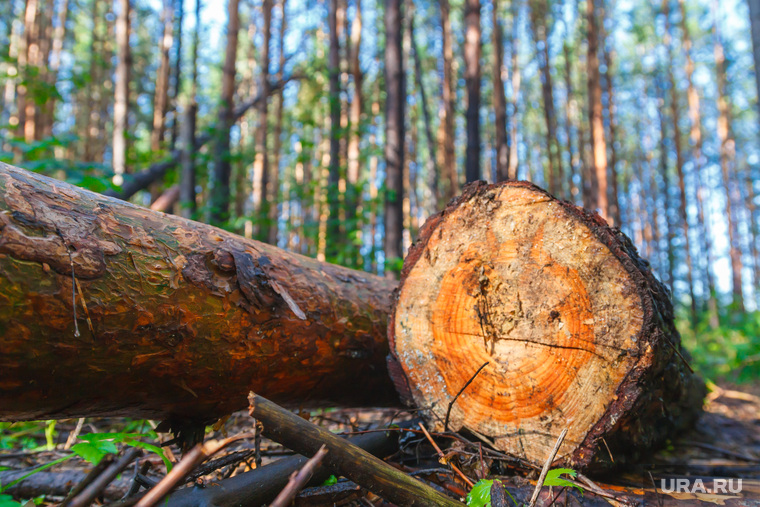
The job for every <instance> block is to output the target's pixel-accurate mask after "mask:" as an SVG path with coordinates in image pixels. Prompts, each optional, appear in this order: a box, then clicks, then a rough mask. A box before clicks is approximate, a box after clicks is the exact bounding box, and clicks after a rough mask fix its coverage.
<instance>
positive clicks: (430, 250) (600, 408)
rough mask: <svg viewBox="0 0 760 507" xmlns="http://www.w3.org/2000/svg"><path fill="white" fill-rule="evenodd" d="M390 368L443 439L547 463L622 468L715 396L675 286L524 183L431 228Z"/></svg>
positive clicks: (479, 196)
mask: <svg viewBox="0 0 760 507" xmlns="http://www.w3.org/2000/svg"><path fill="white" fill-rule="evenodd" d="M389 340H390V344H391V345H390V346H391V353H392V357H391V359H390V360H389V369H390V372H391V374H392V376H393V377H394V380H395V382H396V386H397V388H398V389H399V391H400V392H401V393H402V397H403V398H404V399H405V400H406V401H407V402H409V403H410V404H413V405H415V406H417V407H420V408H422V409H423V411H422V415H423V416H424V417H425V418H426V419H427V420H428V422H429V424H430V425H431V426H432V427H433V429H434V430H436V431H439V432H440V431H444V430H445V429H451V430H454V431H458V430H460V429H468V430H470V431H472V432H473V433H474V434H475V435H478V436H485V437H487V439H491V440H493V442H494V444H495V446H496V447H497V448H499V449H501V450H503V451H505V452H507V453H509V454H511V455H513V456H516V457H518V458H520V459H522V460H524V461H525V462H527V463H529V464H532V465H534V466H540V465H542V464H543V463H544V461H545V460H546V459H547V457H548V456H549V455H550V451H551V449H552V447H553V446H554V444H555V442H556V441H557V437H558V435H559V434H560V433H561V432H562V430H563V429H565V428H569V431H568V434H567V438H566V439H565V440H564V443H563V445H562V446H561V448H560V451H559V454H558V458H557V460H556V461H555V464H565V465H570V466H573V467H576V468H585V467H588V466H592V465H595V466H605V465H610V464H612V462H613V461H615V462H617V464H620V463H621V462H623V461H624V460H625V458H628V460H629V461H635V460H636V459H639V458H640V456H641V455H642V453H644V452H646V451H647V450H649V449H651V448H652V447H653V446H654V445H657V444H659V443H662V442H664V440H665V439H666V438H668V437H669V436H671V435H673V434H674V432H675V431H677V430H679V429H683V428H686V427H687V426H688V425H689V424H691V422H692V421H693V420H695V418H696V416H697V415H698V414H699V412H700V410H701V402H702V399H703V398H704V394H705V388H704V383H703V382H702V381H701V379H699V378H698V377H697V376H695V375H694V374H693V373H692V371H691V369H690V367H689V365H688V364H687V361H688V359H687V357H686V356H687V354H686V352H685V351H684V350H682V348H681V343H680V337H679V335H678V332H677V331H676V329H675V326H674V324H673V308H672V305H671V303H670V300H669V295H668V291H667V289H665V287H664V286H662V285H661V284H660V283H659V282H658V281H657V280H656V279H655V277H654V276H653V275H652V272H651V270H650V269H649V266H648V264H647V263H646V262H645V261H642V260H641V259H640V258H639V256H638V254H637V253H636V250H635V248H634V247H633V246H632V244H631V243H630V240H628V238H626V237H625V236H624V235H623V234H622V233H621V232H620V231H619V230H617V229H611V228H609V227H608V226H607V224H606V223H605V222H604V221H603V220H602V219H601V218H599V216H598V215H596V214H591V213H588V212H586V211H584V210H582V209H580V208H578V207H576V206H573V205H572V204H569V203H566V202H562V201H558V200H556V199H554V198H553V197H551V196H550V195H548V194H547V193H546V192H544V191H543V190H541V189H539V188H537V187H535V186H533V185H531V184H529V183H523V182H508V183H505V184H500V185H486V184H485V183H482V182H480V183H478V184H473V185H470V186H468V187H467V189H466V190H465V192H464V194H463V195H462V196H461V197H460V198H459V199H457V200H455V201H452V203H450V204H449V206H448V207H447V208H446V209H445V210H444V211H443V212H441V213H439V214H438V215H435V216H433V217H431V218H430V219H428V221H427V222H426V223H425V225H424V226H423V228H422V230H421V231H420V238H419V240H418V241H417V243H416V244H415V245H414V247H413V248H412V249H411V251H410V252H409V255H408V256H407V259H406V261H405V263H404V270H403V272H402V274H401V285H400V288H399V291H398V296H397V301H396V304H395V310H394V314H393V316H392V317H391V323H390V326H389Z"/></svg>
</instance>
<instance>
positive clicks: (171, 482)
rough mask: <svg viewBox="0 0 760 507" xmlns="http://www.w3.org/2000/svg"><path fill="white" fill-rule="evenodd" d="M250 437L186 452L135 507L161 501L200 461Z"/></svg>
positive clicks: (150, 506)
mask: <svg viewBox="0 0 760 507" xmlns="http://www.w3.org/2000/svg"><path fill="white" fill-rule="evenodd" d="M250 436H251V435H249V434H247V433H244V434H242V435H237V436H234V437H230V438H225V439H224V440H211V441H209V442H206V443H205V444H198V445H196V446H195V447H193V449H192V450H191V451H190V452H188V453H187V454H186V455H185V456H184V457H183V458H182V460H180V462H179V463H177V465H176V466H175V467H174V468H172V471H171V472H169V473H168V474H166V477H164V478H163V479H162V480H161V482H159V483H158V484H156V486H155V487H154V488H153V489H151V490H150V491H148V492H147V493H146V494H145V496H143V497H142V498H141V499H140V501H139V502H137V507H152V506H153V505H156V504H157V503H158V502H160V501H161V499H163V498H164V497H165V496H166V495H168V494H169V493H171V491H172V490H173V489H174V488H175V487H177V485H178V484H179V483H180V481H182V479H184V478H185V477H186V476H187V475H189V474H190V472H192V471H193V469H194V468H195V467H196V466H197V465H198V464H199V463H201V462H202V461H204V460H206V459H208V458H209V457H211V456H213V455H214V454H216V453H217V452H219V451H221V450H222V449H224V448H225V447H227V446H228V445H230V444H231V443H233V442H237V441H238V440H241V439H243V438H249V437H250Z"/></svg>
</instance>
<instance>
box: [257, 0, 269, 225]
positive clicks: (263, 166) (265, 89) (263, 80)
mask: <svg viewBox="0 0 760 507" xmlns="http://www.w3.org/2000/svg"><path fill="white" fill-rule="evenodd" d="M272 4H273V2H272V0H264V1H263V2H262V4H261V14H262V17H263V18H264V31H263V33H262V36H263V38H264V44H262V46H261V55H260V58H261V60H260V65H259V70H260V72H261V74H260V77H259V90H260V93H262V94H263V95H264V96H265V97H268V96H269V65H270V56H269V45H270V43H271V39H272ZM257 112H258V115H257V116H258V117H257V118H256V121H257V126H256V134H255V137H256V139H255V142H256V156H255V158H254V161H253V177H254V178H257V179H258V183H257V184H256V186H255V188H256V189H257V190H258V195H254V197H253V200H254V209H255V211H256V212H257V217H256V220H257V227H255V228H254V229H255V230H256V231H258V233H257V234H256V236H257V237H258V238H259V239H267V238H268V237H269V227H270V226H271V224H270V223H269V220H268V217H269V206H271V204H272V203H270V202H269V195H270V190H271V188H270V187H271V185H270V183H271V174H270V171H271V168H270V167H269V149H268V147H267V132H268V131H269V101H268V100H264V101H262V102H260V103H259V106H258V108H257Z"/></svg>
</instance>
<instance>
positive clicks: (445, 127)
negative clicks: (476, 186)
mask: <svg viewBox="0 0 760 507" xmlns="http://www.w3.org/2000/svg"><path fill="white" fill-rule="evenodd" d="M439 4H440V6H441V28H442V49H443V82H442V88H441V100H442V102H443V107H442V108H441V124H440V125H441V126H440V139H441V143H440V144H441V147H442V149H441V150H440V151H439V153H440V154H441V158H440V160H441V162H440V164H439V165H440V166H441V168H442V171H443V174H444V175H445V177H446V180H447V185H446V194H445V196H446V200H450V199H452V198H453V197H455V196H456V195H457V194H458V193H459V175H458V174H459V173H458V171H457V163H456V150H455V148H454V111H455V108H454V101H455V100H456V88H455V87H454V48H453V34H452V32H451V7H450V5H449V0H441V1H440V2H439Z"/></svg>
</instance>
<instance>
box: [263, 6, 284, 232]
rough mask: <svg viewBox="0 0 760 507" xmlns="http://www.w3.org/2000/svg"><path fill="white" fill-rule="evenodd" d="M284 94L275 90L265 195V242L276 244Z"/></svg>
mask: <svg viewBox="0 0 760 507" xmlns="http://www.w3.org/2000/svg"><path fill="white" fill-rule="evenodd" d="M286 5H287V0H280V20H281V23H280V34H279V37H278V40H277V51H278V52H279V55H280V56H279V62H278V65H277V81H280V80H281V79H282V76H283V68H284V67H285V52H284V49H285V31H286V30H287V26H288V21H287V18H286V17H285V12H286V9H285V8H286ZM283 101H284V95H283V93H282V88H280V89H279V90H278V92H277V107H276V108H275V119H274V147H273V149H274V156H273V157H272V164H271V166H270V171H271V177H270V181H269V188H270V192H269V195H268V196H267V201H268V203H269V215H268V217H267V224H268V228H269V230H268V234H267V243H269V244H270V245H277V236H278V232H279V227H278V224H277V218H278V213H277V207H278V205H279V203H280V156H281V153H280V152H281V151H282V120H283V115H284V114H285V104H284V102H283Z"/></svg>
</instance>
